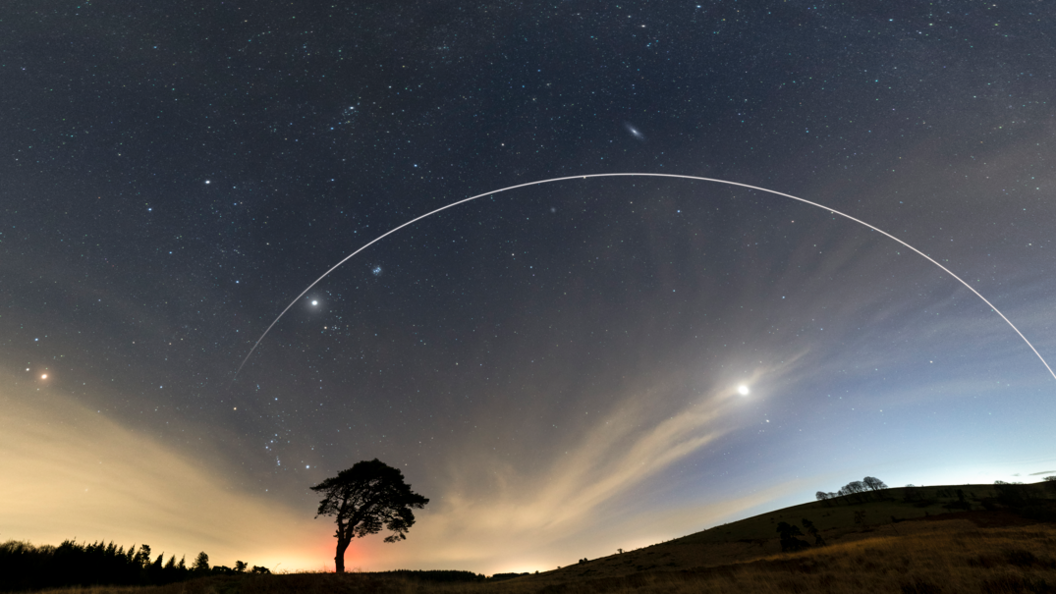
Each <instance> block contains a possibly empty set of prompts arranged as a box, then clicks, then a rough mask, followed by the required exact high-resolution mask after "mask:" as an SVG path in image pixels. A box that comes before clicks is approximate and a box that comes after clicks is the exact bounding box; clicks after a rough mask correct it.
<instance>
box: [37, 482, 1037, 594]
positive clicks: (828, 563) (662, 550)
mask: <svg viewBox="0 0 1056 594" xmlns="http://www.w3.org/2000/svg"><path fill="white" fill-rule="evenodd" d="M1027 487H1028V486H1024V487H1023V488H1024V489H1026V488H1027ZM957 488H960V489H962V494H961V495H957V494H955V490H956V489H957ZM929 489H930V488H929ZM939 489H942V490H939ZM968 493H974V496H968V495H967V494H968ZM941 494H946V495H948V496H943V495H941ZM962 495H963V497H962ZM993 495H994V493H993V492H992V486H985V485H965V486H963V487H944V488H936V490H935V491H934V492H932V493H930V494H928V496H926V497H922V498H919V499H917V498H915V497H914V494H913V493H910V496H909V497H906V496H905V492H904V490H903V489H890V490H888V492H886V495H885V498H884V499H882V500H874V501H868V502H860V503H856V504H846V505H831V504H830V505H828V506H826V505H823V504H821V503H810V504H805V505H801V506H795V507H791V508H786V509H783V510H778V511H775V512H772V513H768V514H762V515H760V516H756V517H754V518H748V519H746V520H743V521H740V522H736V523H732V524H729V525H725V526H718V527H716V528H713V529H711V530H707V531H705V532H700V533H697V534H693V535H690V536H687V537H684V538H680V539H677V540H673V541H670V542H666V543H661V544H657V545H654V546H651V547H646V548H644V549H639V550H637V551H630V552H625V553H622V554H616V555H612V556H610V557H605V558H602V559H596V560H592V561H587V562H582V563H577V564H574V565H571V566H568V567H564V568H561V569H558V570H553V571H547V572H542V573H539V574H534V575H526V576H522V577H518V578H514V579H511V580H506V581H485V582H471V583H448V584H445V583H430V582H424V581H416V580H413V579H407V578H400V577H392V576H386V575H384V574H345V575H335V574H289V575H264V576H256V575H246V576H224V577H221V576H216V577H209V578H202V579H198V580H193V581H189V582H184V583H180V584H173V585H170V586H164V587H156V588H92V589H83V590H51V591H49V594H58V593H60V592H63V593H66V592H69V593H71V594H72V592H78V593H80V594H88V593H91V594H104V593H111V592H113V593H129V594H131V593H132V592H135V593H136V594H146V593H147V592H150V593H151V594H213V593H216V594H224V593H228V592H230V593H246V594H249V593H261V594H287V593H294V592H298V593H299V592H305V593H323V592H328V593H329V592H334V593H354V592H369V593H377V594H390V593H391V594H426V593H434V592H435V593H439V594H483V593H487V592H497V593H502V594H535V593H540V594H543V593H547V594H551V593H552V594H559V593H568V594H579V593H583V594H588V593H589V594H593V593H602V592H613V593H619V592H656V593H659V592H664V593H675V594H677V593H683V592H684V593H689V592H716V593H719V592H730V593H732V592H764V593H765V592H775V593H776V592H781V593H785V592H794V593H795V592H802V593H807V592H819V593H821V592H825V593H834V594H839V593H845V592H846V593H851V592H854V593H858V592H863V591H868V592H898V593H915V594H924V593H927V594H933V593H941V592H947V593H974V592H978V593H1005V592H1008V593H1012V592H1056V523H1052V522H1042V521H1038V520H1036V519H1030V518H1027V517H1024V516H1023V515H1022V514H1020V513H1012V511H1010V510H1008V509H1003V506H1001V505H995V504H994V499H993ZM1036 495H1039V496H1040V495H1043V493H1042V491H1041V490H1038V491H1037V492H1036ZM951 501H952V502H958V501H967V502H968V505H966V507H969V508H970V511H951V510H950V507H949V505H950V502H951ZM984 503H985V504H986V507H988V508H990V509H989V510H987V509H983V507H984ZM944 505H946V506H947V507H943V506H944ZM856 512H858V513H856ZM863 512H864V513H863ZM856 516H857V519H858V521H857V522H856V521H855V519H856ZM804 517H806V518H808V519H810V520H811V521H812V522H813V523H814V524H815V525H816V526H817V527H818V528H819V530H820V534H821V536H822V538H823V539H824V540H825V542H826V543H827V544H826V545H825V546H813V547H811V548H809V549H806V550H803V551H799V552H794V553H782V552H781V547H780V542H779V540H778V537H777V534H776V529H775V525H776V524H777V523H779V522H782V521H785V522H789V523H796V524H799V523H800V522H801V520H802V518H804ZM892 518H894V519H897V520H898V521H897V522H893V521H892ZM804 539H805V540H808V541H811V542H813V540H814V539H813V538H812V537H811V536H806V537H804Z"/></svg>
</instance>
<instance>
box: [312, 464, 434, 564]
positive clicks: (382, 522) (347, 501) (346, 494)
mask: <svg viewBox="0 0 1056 594" xmlns="http://www.w3.org/2000/svg"><path fill="white" fill-rule="evenodd" d="M312 490H313V491H317V492H320V493H322V494H323V495H324V497H323V500H322V501H320V502H319V511H318V512H316V516H315V517H317V518H318V517H319V516H336V517H337V532H336V533H335V534H334V536H336V537H337V555H336V556H335V557H334V565H335V567H336V568H337V573H344V572H345V551H346V550H347V549H348V545H349V544H351V543H352V539H353V538H362V537H364V536H366V535H368V534H377V533H378V532H380V531H381V529H382V527H384V528H385V529H387V530H391V531H392V534H391V535H389V536H387V537H386V538H385V542H396V541H398V540H403V539H405V538H407V536H406V535H405V534H406V532H407V530H408V529H409V528H410V527H411V526H413V525H414V513H413V512H412V511H411V508H416V509H422V508H423V507H425V504H426V503H429V500H428V499H426V498H425V497H422V496H421V495H419V494H417V493H415V492H414V491H411V487H410V485H408V484H407V483H405V482H404V481H403V473H402V472H400V471H399V469H397V468H393V467H391V466H389V465H387V464H385V463H384V462H381V461H379V460H378V459H377V458H375V459H373V460H371V461H369V462H367V461H366V460H364V461H363V462H357V463H356V464H355V465H354V466H353V467H352V468H349V469H347V470H342V471H341V472H340V473H338V475H337V476H336V477H333V478H328V479H326V480H325V481H323V482H321V483H319V484H318V485H316V486H314V487H312Z"/></svg>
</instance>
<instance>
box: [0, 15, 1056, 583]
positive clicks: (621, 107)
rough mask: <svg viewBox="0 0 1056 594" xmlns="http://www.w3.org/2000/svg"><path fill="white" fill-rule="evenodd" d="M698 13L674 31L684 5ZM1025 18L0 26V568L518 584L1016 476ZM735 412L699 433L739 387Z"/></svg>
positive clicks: (31, 21)
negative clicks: (818, 498) (348, 536)
mask: <svg viewBox="0 0 1056 594" xmlns="http://www.w3.org/2000/svg"><path fill="white" fill-rule="evenodd" d="M697 1H699V0H697ZM1053 31H1056V17H1054V13H1053V12H1052V10H1051V7H1047V6H1046V5H1045V4H1044V3H1042V2H1015V3H997V4H993V3H989V2H987V3H983V2H932V3H918V2H877V3H873V4H872V5H871V6H870V5H867V4H864V3H861V2H853V3H827V2H819V3H812V2H800V1H789V2H743V1H742V2H733V1H725V2H707V3H702V4H697V3H695V2H642V1H628V2H622V3H619V4H614V3H612V2H569V1H560V2H506V1H493V2H384V3H383V2H377V3H369V2H348V1H345V2H337V3H319V2H273V1H268V2H242V1H237V0H236V1H227V2H219V1H214V2H204V1H201V0H193V1H180V2H139V1H132V0H113V1H88V0H83V1H80V2H76V1H72V0H71V1H68V2H59V1H51V0H32V1H29V0H26V1H23V0H8V1H5V2H4V3H3V7H2V8H0V411H2V412H0V541H2V540H8V539H18V540H28V541H32V542H33V543H35V544H47V543H50V544H58V543H59V542H61V541H62V540H63V539H66V538H77V539H79V540H82V541H84V540H89V541H92V540H96V539H104V540H111V539H113V540H114V541H116V542H117V543H118V544H122V545H125V546H127V545H130V544H133V543H144V542H145V543H148V544H150V545H151V547H152V548H153V549H154V550H155V552H161V551H165V553H166V557H168V555H169V554H175V555H176V556H177V558H179V557H180V556H182V555H186V556H187V557H188V559H193V558H194V556H195V555H196V554H197V553H198V551H201V550H204V551H205V552H207V553H208V554H209V555H210V557H211V560H212V562H213V563H217V564H219V563H223V564H226V565H233V564H234V561H235V560H236V559H239V560H244V561H246V562H248V563H249V564H251V565H256V564H260V565H267V566H269V567H271V568H272V569H273V570H279V571H282V570H296V569H311V570H319V569H322V568H324V567H326V568H329V569H331V570H332V569H333V552H334V542H335V541H334V539H333V523H332V520H331V519H329V518H320V519H313V515H314V513H315V509H316V507H317V504H318V497H317V496H316V494H315V493H313V492H311V491H309V490H308V487H310V486H312V485H315V484H317V483H319V482H321V481H322V480H323V479H325V478H327V477H330V476H334V475H336V473H337V472H339V471H340V470H343V469H345V468H348V467H350V466H352V465H353V464H354V463H356V462H358V461H360V460H370V459H373V458H379V459H381V460H382V461H383V462H386V463H387V464H389V465H392V466H395V467H398V468H400V469H401V470H402V471H403V473H404V475H405V476H406V478H407V481H408V482H409V483H410V485H411V487H412V488H413V489H414V490H415V491H416V492H418V493H421V494H422V495H424V496H426V497H428V498H430V499H431V502H430V504H429V505H428V506H426V508H425V509H424V510H422V511H420V512H417V513H416V516H417V519H418V521H417V524H416V525H415V526H414V527H413V528H412V529H411V530H410V532H409V534H408V540H407V541H405V542H402V543H399V544H383V543H382V542H381V540H382V539H381V537H380V536H376V537H371V538H367V539H363V540H360V541H356V542H354V543H353V546H352V548H351V549H350V550H349V552H348V556H347V565H348V567H349V568H361V569H363V570H375V569H395V568H409V569H426V568H448V569H468V570H472V571H477V572H484V573H492V572H498V571H528V570H536V569H542V570H545V569H549V568H553V567H555V566H557V565H567V564H571V563H574V561H575V560H576V559H579V558H582V557H588V558H594V557H598V556H602V555H608V554H612V553H615V551H616V549H617V548H623V549H625V550H626V549H633V548H635V547H639V546H644V545H647V544H652V543H655V542H658V541H661V540H666V539H670V538H675V537H678V536H682V535H685V534H689V533H692V532H696V531H699V530H703V529H705V528H708V527H711V526H714V525H716V524H721V523H723V522H727V521H732V520H735V519H739V518H743V517H747V516H750V515H754V514H757V513H762V512H764V511H767V510H770V509H775V508H779V507H783V506H786V505H791V504H795V503H801V502H805V501H809V500H813V499H814V493H815V492H816V491H818V490H823V491H835V490H837V489H838V488H839V487H841V486H843V485H844V484H846V483H848V482H850V481H853V480H861V478H862V477H863V476H866V475H870V476H876V477H879V478H880V479H882V480H884V481H885V482H886V483H887V484H889V485H891V486H902V485H905V484H907V483H913V484H918V485H919V484H953V483H956V484H961V483H969V482H984V483H990V482H993V481H994V480H998V479H1000V480H1008V481H1012V480H1021V481H1025V482H1033V481H1036V480H1040V478H1041V475H1044V474H1048V473H1053V472H1056V470H1054V469H1056V450H1054V446H1056V433H1054V432H1053V431H1052V419H1053V418H1054V415H1053V413H1054V412H1056V411H1054V399H1056V378H1054V377H1053V376H1052V375H1051V374H1050V372H1049V371H1048V370H1047V369H1046V366H1045V365H1044V364H1043V362H1042V361H1041V360H1039V357H1038V356H1037V355H1036V354H1035V353H1034V352H1033V351H1032V350H1031V348H1030V346H1029V345H1028V344H1027V343H1026V342H1025V341H1024V340H1023V339H1022V338H1020V336H1018V335H1017V334H1016V332H1015V331H1014V330H1013V328H1011V327H1010V326H1009V324H1007V323H1006V322H1005V321H1004V320H1002V319H1001V317H1000V316H999V315H998V314H997V313H995V312H994V311H992V310H991V308H990V307H989V306H987V305H986V303H984V302H983V301H982V300H981V299H979V297H977V296H976V295H974V294H973V293H972V292H971V291H969V290H968V289H967V288H966V287H965V286H964V285H962V284H961V283H959V282H957V280H956V279H954V278H952V277H951V276H950V275H949V274H947V273H945V272H943V271H942V270H941V269H939V268H938V267H937V266H935V265H934V264H933V263H931V262H928V261H927V260H926V259H925V258H923V257H921V256H920V255H918V254H915V253H913V252H912V251H911V250H909V249H907V248H906V247H905V246H903V245H901V244H899V243H897V242H895V241H893V240H891V239H889V238H887V237H884V236H883V235H881V234H880V233H878V232H876V231H874V230H872V229H869V228H868V227H866V226H864V225H861V224H858V223H855V222H853V221H850V220H847V219H845V218H842V217H840V216H838V215H835V214H833V213H832V212H829V211H827V210H825V209H824V208H818V207H814V206H810V205H807V204H804V203H801V202H797V201H795V200H792V199H789V198H784V197H780V196H777V195H774V194H769V193H766V192H763V191H757V190H750V189H745V188H742V187H735V186H731V185H725V184H721V183H715V182H704V181H690V180H684V179H668V178H646V177H611V178H590V179H577V180H568V181H559V182H554V183H547V184H541V185H535V186H531V187H528V188H522V189H516V190H511V191H508V192H502V193H497V194H494V195H491V196H485V197H483V198H480V199H478V200H475V201H472V202H469V203H466V204H463V205H459V206H456V207H453V208H451V209H448V210H445V211H443V212H441V213H438V214H436V215H434V216H432V217H429V218H426V219H424V220H422V221H419V222H417V223H415V224H413V225H410V226H408V227H406V228H404V229H401V230H400V231H398V232H396V233H394V234H392V235H390V236H388V237H386V238H384V239H382V240H381V241H379V242H377V243H376V244H374V245H372V246H370V247H369V248H367V249H366V250H364V251H363V252H362V253H360V254H358V255H357V256H355V257H354V258H351V259H350V260H348V261H347V262H346V263H344V264H343V265H342V266H340V267H338V268H337V269H336V270H335V271H334V272H332V273H331V274H329V275H328V276H327V277H326V278H325V279H323V280H322V281H321V282H320V283H318V284H317V285H315V286H314V287H313V288H312V289H311V290H309V291H308V292H307V293H306V294H305V295H304V296H303V297H302V298H300V299H298V300H297V301H296V302H295V303H294V304H293V305H292V307H290V309H289V311H288V312H287V313H286V314H285V315H284V316H282V317H281V319H279V320H278V322H277V323H276V324H275V326H274V327H273V328H272V329H271V331H270V332H269V333H268V334H267V335H266V336H265V337H264V339H263V340H262V341H261V342H260V345H259V347H257V349H256V350H255V351H253V353H252V356H250V357H249V359H248V361H247V362H246V363H245V366H244V367H243V368H242V369H241V371H240V372H239V373H237V375H236V371H237V370H238V369H239V366H240V365H241V364H242V362H243V360H244V359H245V358H246V356H247V355H248V354H249V353H250V350H251V348H252V347H253V345H254V343H255V342H256V341H257V339H258V338H260V337H261V335H262V334H263V333H264V331H265V330H266V329H267V328H268V326H269V324H271V323H272V322H273V321H274V320H275V319H276V318H277V317H278V316H279V314H280V313H281V312H282V311H283V309H284V308H286V306H287V305H288V304H290V302H291V301H292V300H294V298H296V297H297V296H298V294H300V293H301V292H302V291H304V290H305V288H307V287H308V286H309V285H310V284H311V283H312V282H313V281H315V280H316V279H317V278H319V277H320V276H321V275H323V273H325V272H326V271H327V270H328V269H330V268H331V267H333V266H334V265H335V264H337V263H338V262H340V261H341V260H342V259H343V258H345V257H346V256H347V255H349V254H351V253H352V252H353V251H355V250H356V249H358V248H360V247H361V246H363V245H364V244H366V243H367V242H369V241H371V240H372V239H374V238H376V237H378V236H379V235H381V234H382V233H385V232H386V231H389V230H390V229H392V228H394V227H396V226H398V225H401V224H403V223H405V222H407V221H409V220H411V219H413V218H415V217H418V216H420V215H423V214H425V213H427V212H429V211H431V210H434V209H437V208H440V207H442V206H444V205H447V204H450V203H452V202H455V201H457V200H462V199H464V198H467V197H470V196H474V195H477V194H482V193H487V192H494V191H496V190H499V189H501V188H505V187H508V186H513V185H516V184H523V183H528V182H533V181H537V180H544V179H549V178H555V177H562V176H576V175H586V174H599V173H619V172H649V173H667V174H683V175H692V176H704V177H711V178H717V179H722V180H729V181H734V182H739V183H743V184H750V185H754V186H759V187H762V188H768V189H772V190H775V191H778V192H783V193H787V194H791V195H794V196H797V197H800V198H803V199H805V200H810V201H812V202H815V203H818V204H821V205H824V206H825V207H829V208H832V209H835V210H838V211H840V212H843V213H846V214H847V215H849V216H852V217H855V218H857V219H860V220H861V221H863V222H865V223H868V224H869V225H873V226H875V227H877V228H879V229H882V230H884V231H885V232H887V233H890V234H892V235H894V236H896V237H898V238H899V239H901V240H903V241H905V242H907V243H908V244H910V245H912V246H913V247H915V248H917V249H919V250H921V251H922V252H924V253H926V254H927V255H929V256H930V257H932V258H934V259H935V261H936V262H938V263H941V264H942V265H943V266H945V267H947V268H948V269H949V270H950V271H951V272H952V273H954V274H956V275H958V276H959V277H961V278H962V279H964V281H966V282H967V283H969V284H971V286H972V287H974V288H975V289H976V290H978V291H979V292H980V293H981V294H982V295H983V296H985V297H986V299H988V300H990V302H991V303H992V304H993V305H994V306H995V307H996V308H998V309H999V310H1000V311H1001V312H1002V313H1004V314H1005V315H1006V316H1007V317H1008V319H1009V320H1010V321H1011V322H1012V323H1013V324H1015V325H1016V327H1018V328H1019V330H1020V331H1022V333H1023V335H1024V336H1025V337H1026V339H1027V340H1029V341H1030V342H1031V343H1033V345H1034V347H1036V348H1037V351H1038V353H1040V355H1041V357H1045V358H1047V359H1049V360H1052V361H1056V307H1054V302H1056V301H1054V298H1053V296H1054V295H1056V249H1054V248H1056V243H1054V241H1053V227H1054V222H1056V140H1054V138H1056V105H1054V97H1056V79H1054V76H1056V75H1054V73H1056V45H1054V42H1053V37H1052V32H1053ZM740 386H745V387H746V388H748V390H749V393H748V394H747V395H746V396H745V395H741V394H739V393H738V387H740Z"/></svg>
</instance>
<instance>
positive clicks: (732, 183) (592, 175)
mask: <svg viewBox="0 0 1056 594" xmlns="http://www.w3.org/2000/svg"><path fill="white" fill-rule="evenodd" d="M599 177H666V178H673V179H688V180H693V181H703V182H712V183H717V184H725V185H727V186H738V187H741V188H748V189H749V190H758V191H760V192H766V193H767V194H773V195H775V196H781V197H782V198H789V199H791V200H795V201H796V202H802V203H803V204H809V205H810V206H813V207H815V208H820V209H822V210H826V211H828V212H831V213H832V214H835V215H839V216H841V217H843V218H845V219H847V220H850V221H854V222H855V223H858V224H859V225H863V226H865V227H868V228H870V229H872V230H873V231H876V232H877V233H880V234H881V235H884V236H885V237H887V238H889V239H892V240H894V241H897V242H898V243H900V244H901V245H903V246H905V247H906V248H907V249H910V250H913V251H914V252H916V253H917V254H918V255H919V256H921V257H922V258H924V259H926V260H927V261H928V262H931V263H932V264H934V265H936V266H938V267H939V268H940V269H941V270H942V271H943V272H945V273H946V274H948V275H950V276H952V277H953V278H955V279H957V282H959V283H961V284H962V285H964V286H965V287H966V288H967V289H968V290H969V291H971V292H972V293H975V296H976V297H978V298H979V299H982V300H983V303H985V304H987V305H988V306H990V309H992V310H994V313H996V314H997V315H999V316H1001V319H1002V320H1004V321H1005V323H1007V324H1008V325H1009V327H1011V328H1012V330H1014V331H1015V332H1016V334H1018V335H1019V337H1020V338H1022V339H1023V342H1025V343H1026V344H1027V346H1028V347H1030V350H1032V351H1034V354H1035V355H1037V357H1038V359H1039V360H1040V361H1041V364H1042V365H1044V366H1045V369H1047V370H1048V371H1049V375H1051V376H1052V378H1053V379H1056V372H1054V371H1053V370H1052V367H1049V364H1048V363H1047V362H1046V361H1045V358H1044V357H1042V356H1041V353H1039V352H1038V349H1036V348H1034V345H1033V344H1031V343H1030V341H1029V340H1027V337H1026V336H1023V333H1022V332H1020V331H1019V328H1016V325H1015V324H1013V323H1012V321H1011V320H1009V319H1008V318H1006V317H1005V314H1003V313H1001V310H999V309H997V308H996V307H994V304H993V303H990V302H989V301H988V300H987V299H986V297H983V295H982V293H980V292H979V291H976V290H975V288H973V287H972V286H971V285H969V284H968V283H967V282H965V281H964V279H962V278H961V277H959V276H957V275H956V274H954V273H953V272H951V271H950V270H949V269H948V268H946V267H945V266H943V265H942V264H939V263H938V262H936V261H935V260H934V259H932V258H931V256H929V255H927V254H925V253H924V252H922V251H920V250H918V249H917V248H915V247H913V246H911V245H909V244H908V243H906V242H904V241H902V240H901V239H899V238H897V237H895V236H894V235H891V234H890V233H888V232H887V231H884V230H882V229H879V228H877V227H874V226H872V225H870V224H869V223H866V222H865V221H862V220H860V219H856V218H854V217H852V216H851V215H849V214H845V213H842V212H840V211H838V210H834V209H831V208H829V207H828V206H824V205H821V204H818V203H817V202H811V201H810V200H806V199H803V198H799V197H798V196H793V195H791V194H785V193H784V192H778V191H777V190H769V189H767V188H762V187H759V186H753V185H750V184H742V183H740V182H735V181H729V180H725V179H716V178H713V177H700V176H696V175H681V174H677V173H589V174H586V175H569V176H565V177H553V178H550V179H541V180H537V181H532V182H526V183H523V184H517V185H514V186H507V187H505V188H500V189H498V190H492V191H490V192H484V193H483V194H477V195H476V196H470V197H469V198H463V199H462V200H459V201H457V202H452V203H451V204H448V205H447V206H441V207H440V208H438V209H436V210H433V211H430V212H427V213H425V214H423V215H421V216H419V217H417V218H414V219H411V220H409V221H407V222H406V223H403V224H402V225H399V226H397V227H394V228H392V229H390V230H389V231H386V232H385V233H382V234H381V235H379V236H377V237H375V238H374V239H372V240H371V241H369V242H368V243H366V244H364V245H363V246H362V247H361V248H359V249H358V250H356V251H354V252H352V253H351V254H349V255H347V256H345V257H344V259H343V260H341V261H340V262H338V263H337V264H334V265H333V266H332V267H331V268H330V269H329V270H327V271H326V272H324V273H323V275H322V276H320V277H319V278H317V279H315V282H313V283H312V284H310V285H308V288H306V289H305V290H304V291H302V292H301V294H300V295H298V296H297V297H295V298H294V300H293V301H291V302H290V304H289V305H287V306H286V309H284V310H282V313H280V314H279V315H278V317H276V318H275V320H274V321H273V322H272V323H271V324H270V325H269V326H268V328H267V329H266V330H264V333H263V334H261V335H260V338H258V339H257V342H255V343H254V344H253V348H251V349H249V353H248V354H246V358H245V359H243V360H242V364H241V365H239V366H238V370H237V371H235V375H234V377H233V378H232V379H231V381H232V382H234V381H235V379H236V378H238V374H239V373H241V372H242V368H243V367H245V366H246V362H247V361H249V358H250V357H252V356H253V352H254V351H256V350H257V347H258V346H260V343H261V341H263V340H264V337H265V336H267V335H268V332H270V331H271V329H272V328H273V327H274V326H275V324H277V323H279V320H281V319H282V316H284V315H286V312H288V311H290V308H291V307H293V306H294V304H296V303H297V302H298V301H300V300H301V297H304V295H305V293H307V292H308V291H311V290H312V287H314V286H315V285H317V284H319V282H320V281H322V280H323V279H324V278H326V277H327V276H329V275H330V273H331V272H333V271H334V270H337V268H338V267H339V266H341V265H342V264H344V263H345V262H348V261H349V260H351V259H352V258H354V257H355V256H356V254H358V253H360V252H362V251H363V250H365V249H367V248H368V247H370V246H372V245H374V244H375V243H377V242H379V241H381V240H382V239H385V238H386V237H388V236H389V235H392V234H393V233H395V232H397V231H399V230H400V229H403V228H404V227H408V226H410V225H413V224H415V223H417V222H418V221H420V220H422V219H426V218H429V217H431V216H433V215H434V214H436V213H438V212H441V211H444V210H447V209H449V208H454V207H456V206H458V205H460V204H465V203H466V202H472V201H474V200H477V199H478V198H484V197H485V196H492V195H495V194H501V193H502V192H509V191H510V190H516V189H518V188H527V187H529V186H539V185H542V184H550V183H554V182H561V181H568V180H573V179H589V178H599Z"/></svg>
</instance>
